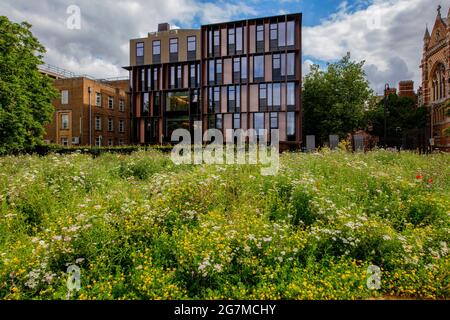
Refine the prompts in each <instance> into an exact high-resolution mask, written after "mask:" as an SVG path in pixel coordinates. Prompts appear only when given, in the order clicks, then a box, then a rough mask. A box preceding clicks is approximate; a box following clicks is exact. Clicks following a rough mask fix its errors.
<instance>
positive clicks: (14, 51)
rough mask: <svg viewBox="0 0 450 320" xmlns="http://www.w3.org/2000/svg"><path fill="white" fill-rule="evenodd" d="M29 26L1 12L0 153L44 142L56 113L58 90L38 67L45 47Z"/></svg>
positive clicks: (31, 146) (19, 149)
mask: <svg viewBox="0 0 450 320" xmlns="http://www.w3.org/2000/svg"><path fill="white" fill-rule="evenodd" d="M30 29H31V25H30V24H28V23H26V22H23V23H20V24H19V23H13V22H11V21H10V20H9V19H8V18H7V17H4V16H0V52H1V54H0V154H4V153H7V152H13V151H21V150H24V149H28V148H33V147H34V146H36V145H38V144H41V143H42V142H43V135H44V133H45V125H46V124H47V123H49V122H50V121H51V120H52V117H53V112H54V108H53V106H52V104H51V101H52V99H54V98H56V97H57V92H56V91H55V89H54V87H53V84H52V81H51V79H50V78H49V77H47V76H45V75H42V74H41V73H40V72H39V70H38V66H39V65H41V64H42V58H43V54H44V53H45V48H44V47H43V46H42V45H41V44H40V43H39V41H38V40H37V39H36V38H35V37H34V36H33V34H32V33H31V31H30Z"/></svg>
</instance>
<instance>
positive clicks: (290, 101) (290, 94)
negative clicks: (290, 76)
mask: <svg viewBox="0 0 450 320" xmlns="http://www.w3.org/2000/svg"><path fill="white" fill-rule="evenodd" d="M286 104H287V107H288V109H290V107H294V108H295V83H293V82H289V83H288V84H287V100H286Z"/></svg>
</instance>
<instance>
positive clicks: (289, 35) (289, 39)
mask: <svg viewBox="0 0 450 320" xmlns="http://www.w3.org/2000/svg"><path fill="white" fill-rule="evenodd" d="M286 45H287V46H288V47H293V46H295V21H288V23H287V31H286Z"/></svg>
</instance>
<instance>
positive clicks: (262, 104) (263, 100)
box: [259, 83, 268, 111]
mask: <svg viewBox="0 0 450 320" xmlns="http://www.w3.org/2000/svg"><path fill="white" fill-rule="evenodd" d="M267 104H268V101H267V84H265V83H262V84H260V85H259V111H266V110H267Z"/></svg>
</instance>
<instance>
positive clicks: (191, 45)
mask: <svg viewBox="0 0 450 320" xmlns="http://www.w3.org/2000/svg"><path fill="white" fill-rule="evenodd" d="M196 55H197V38H196V37H195V36H192V37H188V59H189V60H195V58H196Z"/></svg>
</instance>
